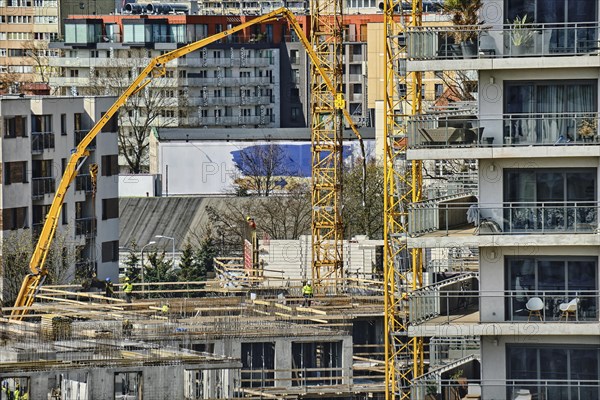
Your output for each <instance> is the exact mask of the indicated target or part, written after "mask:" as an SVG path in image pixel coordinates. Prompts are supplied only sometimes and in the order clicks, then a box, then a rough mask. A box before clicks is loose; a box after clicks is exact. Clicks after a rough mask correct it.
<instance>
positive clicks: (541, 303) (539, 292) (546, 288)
mask: <svg viewBox="0 0 600 400" xmlns="http://www.w3.org/2000/svg"><path fill="white" fill-rule="evenodd" d="M474 279H475V278H473V277H470V276H468V274H465V279H463V280H458V279H457V280H455V281H451V280H449V282H448V283H446V282H444V281H442V282H440V283H438V284H435V285H431V286H426V287H423V288H421V289H419V290H417V291H414V292H412V293H411V295H410V296H409V300H408V307H409V312H410V314H409V315H410V321H411V323H412V324H415V325H418V324H421V323H425V322H427V321H431V323H434V324H438V323H439V324H446V323H450V322H454V323H475V324H479V323H496V322H499V321H498V319H497V318H498V316H497V315H496V314H498V311H501V310H499V308H500V305H501V304H504V312H503V314H504V316H503V317H502V318H503V319H502V321H503V322H536V323H552V322H569V323H582V322H598V306H599V301H600V292H599V291H598V290H585V289H582V290H578V289H577V286H578V285H579V287H582V286H580V285H581V283H576V282H568V284H569V287H570V288H569V290H564V289H563V290H559V289H557V288H558V287H562V288H564V287H565V283H564V282H562V283H557V282H554V281H550V280H546V281H540V282H537V287H538V289H534V288H529V287H522V288H520V289H519V290H506V291H478V290H473V289H469V288H470V287H472V286H474V285H475V284H476V281H475V280H474ZM592 285H593V283H592ZM586 286H587V287H589V285H585V286H583V287H586ZM542 287H543V289H540V288H542ZM571 287H572V288H571ZM489 310H493V311H490V312H488V311H489ZM477 312H479V318H472V319H464V320H458V319H459V318H460V317H463V316H465V315H467V314H474V313H477ZM500 315H502V311H501V314H500Z"/></svg>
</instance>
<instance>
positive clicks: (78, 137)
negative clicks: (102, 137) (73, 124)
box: [74, 130, 96, 150]
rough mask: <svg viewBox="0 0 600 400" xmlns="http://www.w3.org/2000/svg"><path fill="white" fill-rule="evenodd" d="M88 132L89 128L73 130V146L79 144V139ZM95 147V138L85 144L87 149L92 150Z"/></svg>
mask: <svg viewBox="0 0 600 400" xmlns="http://www.w3.org/2000/svg"><path fill="white" fill-rule="evenodd" d="M88 132H89V130H83V131H75V138H74V140H75V142H74V146H75V147H77V146H79V143H81V141H82V140H83V138H84V137H85V136H86V135H87V134H88ZM95 148H96V138H94V139H92V141H91V142H90V144H88V146H87V149H88V150H94V149H95Z"/></svg>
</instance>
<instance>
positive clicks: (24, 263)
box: [1, 229, 77, 304]
mask: <svg viewBox="0 0 600 400" xmlns="http://www.w3.org/2000/svg"><path fill="white" fill-rule="evenodd" d="M35 239H36V238H34V237H32V235H31V230H29V229H27V230H18V231H6V232H5V233H4V237H3V239H2V264H1V268H2V271H1V273H2V279H3V283H2V284H3V300H4V303H5V304H6V303H12V302H14V300H15V299H16V297H17V294H18V293H19V289H20V288H21V283H22V282H23V278H24V277H25V275H27V274H29V273H30V272H31V271H30V270H29V262H30V260H31V255H32V254H33V250H34V249H35ZM76 250H77V247H76V245H75V243H73V242H70V241H69V240H68V234H67V233H66V232H58V233H57V234H56V235H55V238H54V240H53V241H52V244H51V245H50V251H49V254H48V257H47V258H46V268H47V270H48V276H47V277H46V282H47V283H55V284H66V283H71V282H72V281H73V280H74V279H75V275H74V272H75V271H74V268H73V265H74V264H75V258H76V253H77V252H76Z"/></svg>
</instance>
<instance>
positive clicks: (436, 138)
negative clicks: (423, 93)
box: [408, 112, 600, 148]
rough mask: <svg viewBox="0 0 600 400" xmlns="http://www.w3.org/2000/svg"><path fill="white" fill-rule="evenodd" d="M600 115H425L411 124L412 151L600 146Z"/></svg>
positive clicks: (409, 143) (410, 140) (409, 134)
mask: <svg viewBox="0 0 600 400" xmlns="http://www.w3.org/2000/svg"><path fill="white" fill-rule="evenodd" d="M599 122H600V115H599V114H598V113H595V112H594V113H592V112H583V113H535V114H503V115H489V116H478V117H475V116H448V115H425V116H416V117H411V118H410V119H409V121H408V145H409V148H439V147H453V146H454V147H461V146H474V147H490V146H532V145H539V146H558V145H574V144H577V145H592V144H593V145H598V144H599V142H600V140H599V139H600V138H599V136H598V123H599Z"/></svg>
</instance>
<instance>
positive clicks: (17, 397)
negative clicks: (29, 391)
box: [13, 383, 21, 400]
mask: <svg viewBox="0 0 600 400" xmlns="http://www.w3.org/2000/svg"><path fill="white" fill-rule="evenodd" d="M13 395H14V399H15V400H21V387H20V386H19V384H18V383H17V386H16V387H15V391H14V392H13Z"/></svg>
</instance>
